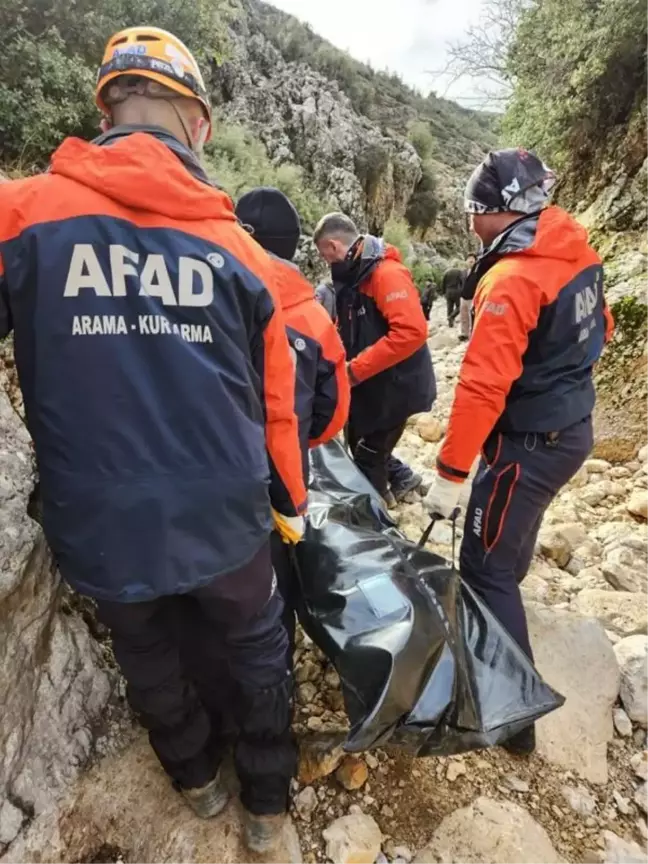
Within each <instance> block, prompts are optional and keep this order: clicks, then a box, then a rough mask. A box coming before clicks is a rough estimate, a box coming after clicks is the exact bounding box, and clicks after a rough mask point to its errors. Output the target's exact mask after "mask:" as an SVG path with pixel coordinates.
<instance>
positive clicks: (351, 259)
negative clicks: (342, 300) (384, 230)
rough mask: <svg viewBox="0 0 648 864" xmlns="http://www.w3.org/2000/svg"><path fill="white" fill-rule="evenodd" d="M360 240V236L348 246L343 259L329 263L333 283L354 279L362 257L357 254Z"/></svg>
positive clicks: (344, 283)
mask: <svg viewBox="0 0 648 864" xmlns="http://www.w3.org/2000/svg"><path fill="white" fill-rule="evenodd" d="M362 240H363V238H362V237H358V239H357V240H356V241H355V243H353V244H352V246H351V247H350V248H349V251H348V252H347V253H346V255H345V257H344V260H343V261H335V262H334V263H333V264H331V279H332V280H333V282H334V283H336V284H339V283H342V285H346V284H349V283H352V282H354V281H355V278H356V276H357V274H358V273H359V272H360V266H361V264H362V258H361V256H360V255H358V254H357V251H358V248H359V246H360V245H361V244H362Z"/></svg>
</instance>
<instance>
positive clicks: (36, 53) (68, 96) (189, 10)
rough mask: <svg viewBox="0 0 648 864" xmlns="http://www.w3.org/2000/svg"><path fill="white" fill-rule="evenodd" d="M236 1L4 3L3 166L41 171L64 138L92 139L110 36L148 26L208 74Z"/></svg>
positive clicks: (0, 72)
mask: <svg viewBox="0 0 648 864" xmlns="http://www.w3.org/2000/svg"><path fill="white" fill-rule="evenodd" d="M236 8H237V0H194V2H192V3H186V2H185V0H102V2H101V3H97V2H96V0H75V2H74V6H73V8H72V9H71V8H70V5H69V4H68V3H65V2H62V0H30V2H26V0H18V2H16V0H0V32H1V33H2V42H3V50H2V54H1V55H0V158H2V160H3V161H4V162H12V163H16V162H20V163H22V165H23V167H24V168H28V167H30V166H31V165H32V164H34V165H42V164H43V163H44V162H45V161H46V160H47V158H48V156H49V155H50V153H51V152H52V150H53V149H54V148H55V147H56V146H57V144H59V143H60V141H61V139H62V138H63V137H65V136H66V135H74V134H76V135H81V136H84V137H92V135H94V134H96V133H97V123H98V120H99V117H98V113H97V111H96V109H95V108H94V107H93V97H92V94H93V89H94V81H95V78H96V72H97V68H98V66H99V64H100V62H101V56H102V53H103V49H104V46H105V43H106V40H107V39H108V38H109V36H110V35H111V34H112V33H114V32H116V31H117V30H120V29H122V28H123V27H129V26H133V25H136V24H142V23H148V24H151V25H154V26H157V27H162V28H163V29H166V30H171V31H173V32H174V33H175V34H176V35H177V36H178V37H179V38H180V39H182V40H183V41H185V42H186V43H187V45H188V46H189V47H190V48H191V49H192V50H193V51H194V53H195V54H196V56H197V58H198V59H199V61H202V63H203V66H207V65H208V61H210V60H212V59H213V58H218V57H220V56H221V55H222V53H223V51H224V49H225V46H226V28H227V23H228V21H229V20H230V18H231V16H232V15H234V14H235V13H236Z"/></svg>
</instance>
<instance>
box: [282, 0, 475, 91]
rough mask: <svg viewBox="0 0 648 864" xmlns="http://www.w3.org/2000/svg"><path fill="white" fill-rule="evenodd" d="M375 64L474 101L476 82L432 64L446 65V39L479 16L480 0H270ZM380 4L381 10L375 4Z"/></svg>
mask: <svg viewBox="0 0 648 864" xmlns="http://www.w3.org/2000/svg"><path fill="white" fill-rule="evenodd" d="M270 2H271V3H272V5H273V6H277V7H278V8H279V9H283V10H284V11H285V12H290V13H291V14H292V15H296V16H297V17H298V18H300V19H301V20H302V21H307V22H308V23H309V24H310V25H311V27H312V28H313V30H315V32H316V33H318V34H319V35H320V36H323V37H324V38H325V39H328V40H329V42H332V43H333V44H334V45H335V46H337V47H338V48H342V49H343V50H345V51H348V52H349V54H351V55H352V56H353V57H355V58H356V59H358V60H362V61H365V62H366V61H369V62H370V63H371V65H372V66H373V67H374V68H375V69H381V70H382V69H384V68H385V67H388V68H389V69H390V70H391V71H395V72H399V73H400V75H401V77H402V78H403V79H404V80H405V81H406V82H407V83H408V84H410V85H412V86H414V87H417V88H419V89H420V90H422V91H423V92H424V93H427V92H428V91H429V90H431V89H432V90H435V91H436V93H437V94H438V95H439V96H443V95H446V96H447V98H449V99H456V100H458V101H461V102H463V103H464V104H466V106H467V107H470V97H471V95H473V93H472V88H473V87H474V82H471V81H459V82H456V83H454V84H450V86H449V88H448V89H447V92H446V91H445V88H446V87H447V86H448V84H449V83H450V81H449V79H448V78H445V79H443V78H433V76H431V75H429V74H427V72H428V70H435V71H436V70H441V69H443V68H444V66H445V64H446V62H447V57H446V43H447V42H449V41H450V42H454V41H457V40H458V39H461V36H462V34H463V33H464V32H465V30H466V27H467V26H468V25H469V24H471V23H476V22H477V21H478V20H479V10H480V7H481V2H482V0H382V4H381V3H380V2H378V0H270ZM378 9H382V14H381V13H379V12H378V11H377V10H378Z"/></svg>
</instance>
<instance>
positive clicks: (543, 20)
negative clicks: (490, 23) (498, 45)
mask: <svg viewBox="0 0 648 864" xmlns="http://www.w3.org/2000/svg"><path fill="white" fill-rule="evenodd" d="M508 74H509V76H510V80H512V81H513V82H514V83H515V88H514V91H513V94H512V98H511V101H510V105H509V109H508V112H507V114H506V117H505V120H504V127H503V128H504V133H505V135H506V137H507V139H508V141H509V142H510V143H516V144H517V143H524V144H525V145H526V146H528V147H534V148H536V149H537V150H538V151H539V152H540V153H542V155H543V156H545V158H546V159H548V160H552V161H553V163H554V165H555V167H557V168H558V169H562V171H563V174H564V177H563V184H567V185H568V186H570V187H572V188H573V187H574V186H578V185H580V184H582V183H583V181H586V180H587V178H589V176H590V175H591V173H592V170H593V169H596V168H597V167H599V166H597V165H596V157H597V155H598V154H599V151H600V150H601V148H602V147H604V146H605V144H606V142H607V141H608V140H609V139H610V137H611V136H614V135H616V134H617V132H620V133H622V134H623V135H625V134H626V133H627V132H628V129H629V126H630V124H631V123H632V120H633V117H638V118H639V119H638V128H637V134H636V146H635V149H636V153H635V154H634V156H633V154H631V153H630V154H628V155H629V156H630V158H631V160H634V161H635V162H638V164H637V165H636V166H635V167H638V166H639V165H640V164H641V162H642V161H643V159H644V158H645V128H644V124H645V120H644V121H643V122H642V121H641V106H642V103H643V105H644V106H645V101H646V8H645V2H644V0H595V2H593V0H570V2H569V3H564V0H533V3H532V4H531V5H530V6H529V8H527V9H526V10H525V12H524V13H523V15H522V16H521V18H520V22H519V25H518V28H517V31H516V33H515V38H514V40H513V41H512V43H511V45H510V46H509V54H508ZM549 94H550V95H549Z"/></svg>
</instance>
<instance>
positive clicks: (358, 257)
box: [313, 213, 436, 498]
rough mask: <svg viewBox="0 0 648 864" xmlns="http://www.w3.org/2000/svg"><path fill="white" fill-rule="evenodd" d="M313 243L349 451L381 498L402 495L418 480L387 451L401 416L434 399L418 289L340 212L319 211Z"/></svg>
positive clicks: (391, 252) (392, 252)
mask: <svg viewBox="0 0 648 864" xmlns="http://www.w3.org/2000/svg"><path fill="white" fill-rule="evenodd" d="M313 241H314V243H315V245H316V246H317V248H318V251H319V253H320V255H321V256H322V258H323V259H324V261H326V263H327V264H329V265H330V267H331V278H332V279H333V285H334V287H335V293H336V301H337V312H338V326H339V329H340V334H341V336H342V342H343V343H344V347H345V349H346V352H347V358H348V361H349V362H348V371H349V378H350V380H351V388H352V389H351V411H350V415H349V424H348V441H349V447H350V450H351V453H352V455H353V458H354V460H355V462H356V464H357V465H358V467H359V468H360V470H361V471H362V472H363V473H364V474H365V476H366V477H367V478H368V479H369V480H370V482H371V483H372V484H373V485H374V487H375V488H376V490H377V491H378V492H379V493H380V494H381V495H382V496H383V497H387V496H388V493H389V492H390V491H391V493H392V494H393V495H394V496H395V497H396V498H399V497H402V496H403V495H405V494H406V493H407V492H408V491H411V490H412V489H416V488H417V487H418V486H419V485H420V483H421V477H420V475H419V474H415V473H414V472H413V471H412V470H411V468H409V467H408V466H407V465H404V464H403V463H402V462H400V461H398V460H396V459H395V458H394V459H392V460H391V462H390V457H391V454H392V450H393V449H394V447H395V446H396V444H397V443H398V440H399V439H400V437H401V435H402V434H403V430H404V429H405V423H406V421H407V418H408V417H410V416H411V415H412V414H417V413H419V412H422V411H429V410H430V408H431V407H432V402H433V401H434V398H435V396H436V385H435V380H434V370H433V368H432V360H431V358H430V352H429V351H428V348H427V344H426V340H427V324H426V321H425V318H424V316H423V310H422V309H421V303H420V300H419V293H418V291H417V290H416V286H415V285H414V282H413V281H412V277H411V275H410V273H409V271H408V270H407V268H406V267H405V266H404V265H403V263H402V261H401V257H400V253H399V252H398V250H397V249H395V248H394V247H393V246H389V245H387V244H385V242H384V241H383V240H382V239H379V238H377V237H373V236H371V235H370V234H366V235H361V234H359V232H358V229H357V228H356V226H355V224H354V223H353V221H352V220H351V219H349V217H348V216H345V215H344V214H342V213H330V214H329V215H328V216H324V217H323V218H322V219H321V220H320V222H319V224H318V225H317V227H316V229H315V233H314V235H313ZM390 486H391V490H390V489H389V487H390Z"/></svg>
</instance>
